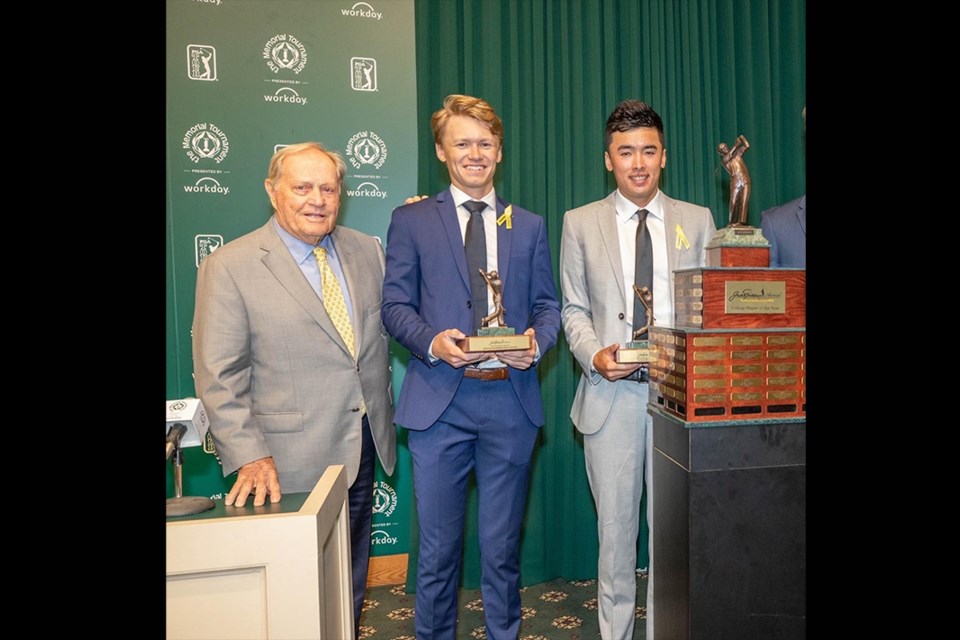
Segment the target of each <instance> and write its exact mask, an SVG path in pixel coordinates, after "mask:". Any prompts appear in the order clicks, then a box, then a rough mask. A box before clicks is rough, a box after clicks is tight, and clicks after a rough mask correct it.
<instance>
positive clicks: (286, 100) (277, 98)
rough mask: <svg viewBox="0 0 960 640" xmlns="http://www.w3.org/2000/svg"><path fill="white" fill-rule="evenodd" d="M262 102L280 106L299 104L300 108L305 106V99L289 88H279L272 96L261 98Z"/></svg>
mask: <svg viewBox="0 0 960 640" xmlns="http://www.w3.org/2000/svg"><path fill="white" fill-rule="evenodd" d="M263 101H264V102H276V103H281V104H299V105H300V106H303V105H305V104H307V99H306V98H305V97H303V96H301V95H300V94H299V93H297V92H296V91H294V90H293V89H291V88H290V87H280V88H279V89H277V90H276V92H275V93H274V94H273V95H272V96H271V95H265V96H263Z"/></svg>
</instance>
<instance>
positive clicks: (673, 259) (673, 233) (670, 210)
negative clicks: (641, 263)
mask: <svg viewBox="0 0 960 640" xmlns="http://www.w3.org/2000/svg"><path fill="white" fill-rule="evenodd" d="M660 199H661V201H662V202H663V237H664V240H666V242H667V273H673V270H674V269H676V268H677V265H678V264H680V249H678V248H677V225H680V226H681V227H682V226H683V221H682V219H681V216H680V213H679V212H678V211H677V206H676V203H675V202H674V201H673V200H671V199H670V198H668V197H667V194H665V193H663V192H661V193H660ZM672 295H673V294H672V293H671V296H672Z"/></svg>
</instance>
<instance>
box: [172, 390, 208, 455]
mask: <svg viewBox="0 0 960 640" xmlns="http://www.w3.org/2000/svg"><path fill="white" fill-rule="evenodd" d="M177 425H180V426H182V427H183V428H184V430H185V432H184V433H183V434H181V440H180V446H181V447H199V446H200V445H202V444H203V440H204V438H206V436H207V429H208V428H209V427H210V421H209V420H208V419H207V412H206V410H205V409H204V408H203V403H202V402H200V400H199V399H198V398H184V399H182V400H167V433H168V436H167V443H168V451H167V457H168V458H169V457H170V451H169V442H170V437H169V434H170V432H171V429H172V428H173V427H175V426H177Z"/></svg>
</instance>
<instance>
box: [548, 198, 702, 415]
mask: <svg viewBox="0 0 960 640" xmlns="http://www.w3.org/2000/svg"><path fill="white" fill-rule="evenodd" d="M615 196H616V191H614V192H613V193H611V194H610V195H609V196H607V197H606V198H604V199H603V200H598V201H596V202H592V203H590V204H588V205H584V206H582V207H579V208H577V209H572V210H570V211H568V212H566V213H565V214H564V216H563V235H562V239H561V241H560V285H561V288H562V292H563V309H562V311H561V318H562V320H563V330H564V332H565V333H566V336H567V342H568V343H569V345H570V351H571V352H573V355H574V357H575V358H576V359H577V362H579V363H580V368H581V369H582V370H583V374H582V375H581V377H580V384H579V386H578V387H577V394H576V396H575V397H574V400H573V407H572V408H571V409H570V418H571V419H572V420H573V423H574V424H575V425H576V427H577V429H578V430H579V431H581V432H582V433H585V434H591V433H596V432H597V431H599V430H600V427H602V426H603V424H604V422H605V421H606V420H607V418H608V416H609V415H610V412H611V408H612V407H613V404H614V403H613V398H614V395H615V394H616V387H617V383H616V382H610V381H608V380H606V379H605V378H604V377H603V376H601V375H600V374H599V373H597V372H595V371H591V366H592V362H593V355H594V354H595V353H596V352H597V351H599V350H600V349H602V348H603V347H606V346H608V345H610V344H613V343H614V342H618V341H620V340H621V339H622V338H621V334H622V332H623V318H624V314H625V313H626V311H627V305H628V304H629V305H630V306H631V307H632V305H633V300H632V299H630V300H627V299H626V297H625V292H624V282H623V269H622V266H621V260H620V244H619V240H618V237H617V225H616V199H615ZM661 198H662V200H663V214H664V227H665V231H666V241H667V262H668V264H667V265H666V268H667V269H669V270H670V282H671V286H670V296H671V298H672V297H673V272H674V271H675V270H677V269H689V268H693V267H699V266H703V265H704V264H705V260H706V244H707V243H708V242H709V241H710V239H711V238H712V237H713V233H714V232H715V231H716V224H715V223H714V220H713V214H711V213H710V210H709V209H707V208H706V207H700V206H697V205H693V204H689V203H687V202H680V201H679V200H674V199H672V198H669V197H667V195H666V194H665V193H661ZM678 225H679V226H680V227H681V228H682V229H683V234H684V235H685V236H686V238H687V240H688V241H689V243H690V248H686V247H685V246H681V248H679V249H678V248H677V226H678ZM662 268H663V265H654V269H662ZM657 324H659V325H671V324H673V319H672V318H671V319H669V320H667V321H658V322H657ZM633 384H635V383H633Z"/></svg>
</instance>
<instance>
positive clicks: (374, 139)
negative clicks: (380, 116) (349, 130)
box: [347, 131, 387, 169]
mask: <svg viewBox="0 0 960 640" xmlns="http://www.w3.org/2000/svg"><path fill="white" fill-rule="evenodd" d="M347 159H348V160H349V161H350V164H352V165H353V168H354V169H359V168H360V167H362V166H364V165H370V166H372V167H373V168H375V169H379V168H380V167H382V166H383V163H384V162H386V161H387V145H386V143H385V142H384V141H383V138H381V137H380V136H378V135H377V134H376V133H374V132H373V131H357V132H356V133H355V134H353V135H352V136H350V140H348V141H347Z"/></svg>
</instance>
